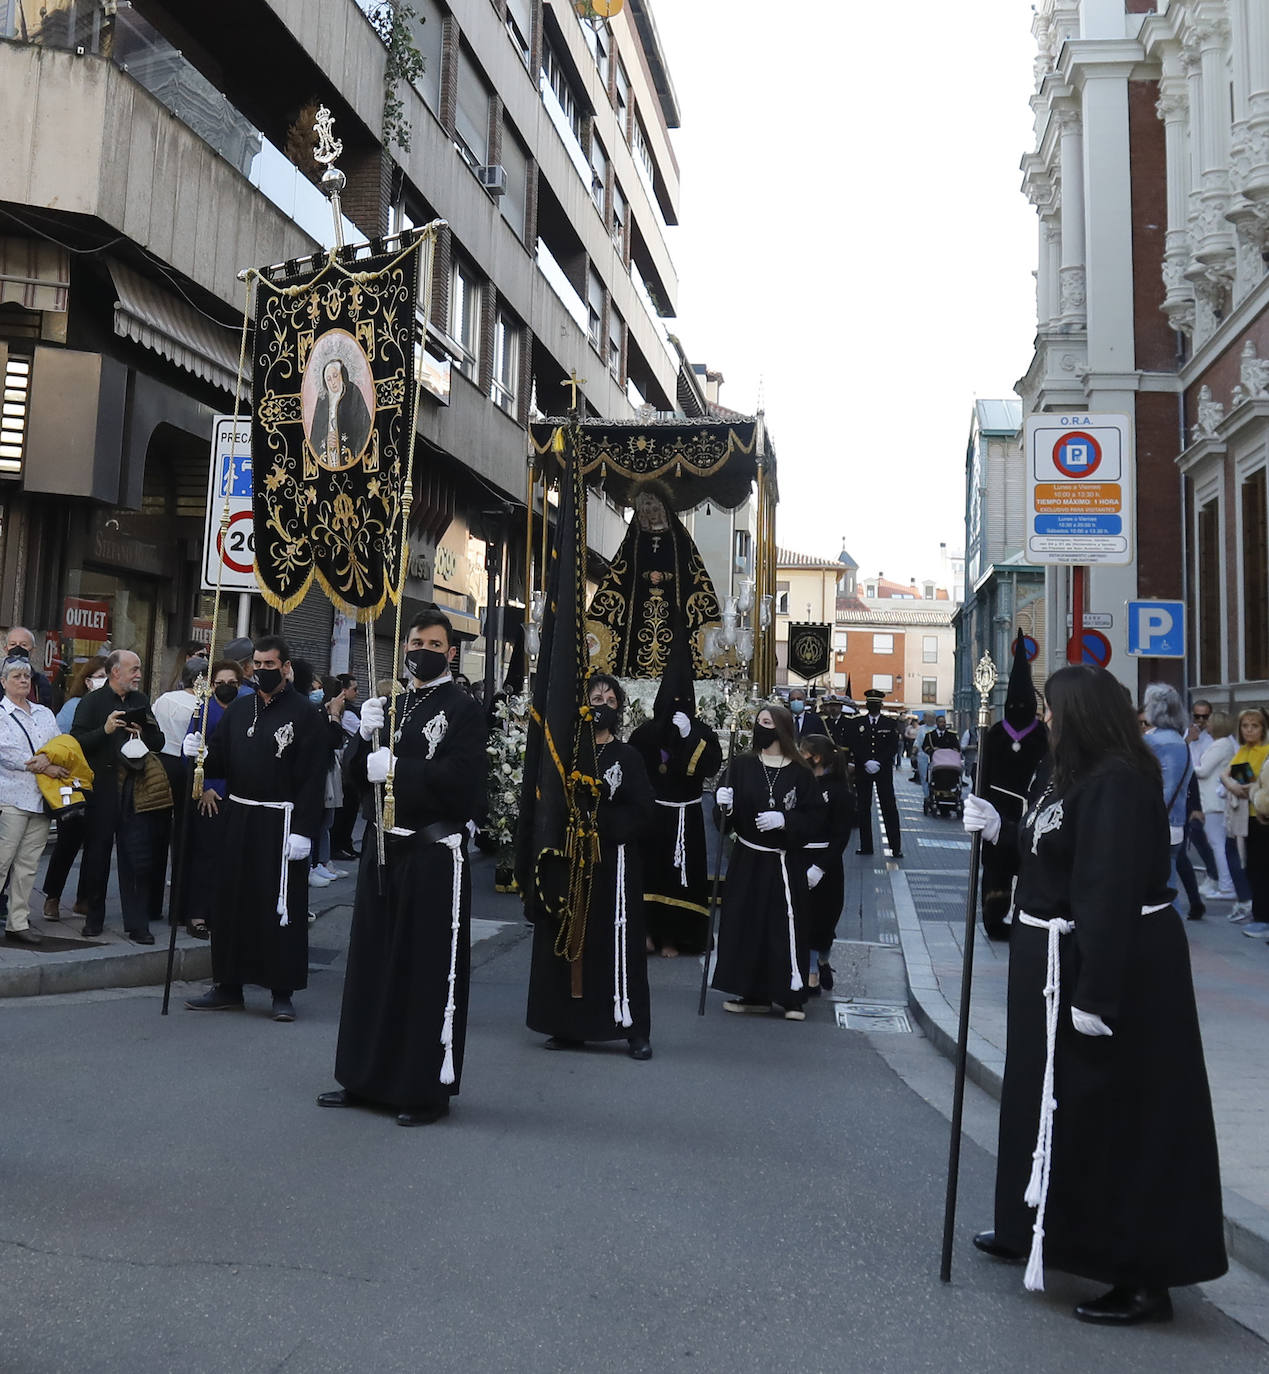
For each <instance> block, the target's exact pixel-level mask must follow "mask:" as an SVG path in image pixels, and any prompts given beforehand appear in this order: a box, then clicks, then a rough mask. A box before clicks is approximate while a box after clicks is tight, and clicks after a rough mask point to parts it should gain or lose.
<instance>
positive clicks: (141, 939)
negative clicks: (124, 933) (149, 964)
mask: <svg viewBox="0 0 1269 1374" xmlns="http://www.w3.org/2000/svg"><path fill="white" fill-rule="evenodd" d="M128 939H129V940H131V941H132V943H133V944H134V945H152V944H153V943H154V936H153V935H151V934H150V932H149V931H148V930H130V931H129V932H128Z"/></svg>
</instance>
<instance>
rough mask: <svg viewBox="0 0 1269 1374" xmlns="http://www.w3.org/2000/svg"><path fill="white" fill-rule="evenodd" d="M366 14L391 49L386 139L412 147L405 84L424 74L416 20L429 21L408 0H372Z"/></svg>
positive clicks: (404, 147) (385, 87)
mask: <svg viewBox="0 0 1269 1374" xmlns="http://www.w3.org/2000/svg"><path fill="white" fill-rule="evenodd" d="M365 9H366V16H367V18H368V19H369V20H370V22H371V23H372V24H373V25H374V27H375V31H376V32H377V33H378V35H379V37H380V38H382V39H383V42H384V45H385V46H386V47H387V49H388V62H387V66H386V67H385V68H384V71H383V141H384V143H385V145H386V144H388V143H390V142H391V143H395V144H396V145H397V147H398V148H400V149H401V151H402V152H403V153H408V152H409V151H410V121H409V120H408V119H407V118H406V117H405V100H404V99H403V97H402V95H401V88H402V86H403V85H404V86H409V85H412V84H413V83H414V82H415V81H417V80H418V79H419V77H420V76H421V75H422V74H423V54H422V53H421V52H420V51H419V50H418V48H417V47H416V46H415V43H414V28H413V23H414V21H415V20H417V21H418V22H419V23H420V24H422V23H424V22H425V21H424V20H423V19H421V18H419V15H418V12H417V11H416V10H415V9H414V7H413V6H412V5H410V4H407V3H404V0H372V3H370V4H368V5H366V7H365Z"/></svg>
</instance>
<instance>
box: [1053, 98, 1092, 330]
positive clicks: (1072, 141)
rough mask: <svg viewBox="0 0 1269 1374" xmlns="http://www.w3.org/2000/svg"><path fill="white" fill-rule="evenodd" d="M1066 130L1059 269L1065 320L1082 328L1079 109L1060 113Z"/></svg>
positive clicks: (1081, 137) (1081, 135)
mask: <svg viewBox="0 0 1269 1374" xmlns="http://www.w3.org/2000/svg"><path fill="white" fill-rule="evenodd" d="M1056 113H1057V118H1058V123H1059V125H1060V126H1061V130H1062V143H1061V159H1062V260H1061V267H1060V268H1059V270H1058V282H1059V292H1060V300H1059V305H1058V313H1059V315H1060V317H1061V320H1062V323H1063V324H1066V325H1071V326H1074V327H1075V328H1079V329H1082V328H1083V327H1084V323H1085V319H1086V295H1085V284H1084V131H1083V123H1082V121H1081V119H1080V112H1079V109H1078V108H1075V107H1071V106H1065V107H1063V108H1061V109H1059V110H1058V111H1057V112H1056Z"/></svg>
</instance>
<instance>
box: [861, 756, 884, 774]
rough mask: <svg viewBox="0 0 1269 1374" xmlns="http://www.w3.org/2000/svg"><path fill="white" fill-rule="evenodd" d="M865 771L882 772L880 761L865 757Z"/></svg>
mask: <svg viewBox="0 0 1269 1374" xmlns="http://www.w3.org/2000/svg"><path fill="white" fill-rule="evenodd" d="M864 772H865V773H880V772H881V764H880V763H878V761H877V760H876V759H865V760H864Z"/></svg>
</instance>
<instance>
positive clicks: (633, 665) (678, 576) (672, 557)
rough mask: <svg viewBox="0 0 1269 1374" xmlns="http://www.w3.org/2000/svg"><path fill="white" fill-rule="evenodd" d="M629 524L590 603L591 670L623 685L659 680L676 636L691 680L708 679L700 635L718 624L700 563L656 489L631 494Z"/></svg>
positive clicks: (663, 493) (655, 485)
mask: <svg viewBox="0 0 1269 1374" xmlns="http://www.w3.org/2000/svg"><path fill="white" fill-rule="evenodd" d="M633 505H634V519H633V520H632V521H631V522H630V528H629V529H628V530H627V531H626V536H625V538H624V539H623V540H622V541H621V547H620V548H619V549H618V550H617V556H616V557H615V558H614V559H613V561H612V564H611V566H610V568H609V571H608V574H607V576H605V578H604V580H603V581H602V582H601V583H600V584H599V589H598V591H596V593H595V595H594V597H593V598H592V599H591V603H590V607H589V609H588V610H587V613H586V617H587V619H586V628H587V631H588V633H589V636H590V642H591V666H592V668H594V669H595V670H596V671H597V672H604V673H612V674H613V675H614V676H616V677H625V678H660V677H661V676H662V675H663V674H664V672H665V670H666V668H667V666H668V665H669V662H670V648H671V646H672V645H673V643H674V638H675V636H676V635H686V637H687V641H688V646H689V647H690V649H691V652H692V669H693V676H694V677H696V678H698V679H699V678H709V677H713V675H714V673H713V670H712V669H711V667H710V666H709V664H708V662H707V661H706V658H705V652H704V637H705V631H706V629H707V628H709V627H710V626H711V625H717V624H718V623H719V620H720V611H719V605H718V597H717V596H716V595H715V592H714V584H713V582H712V580H711V579H710V575H709V573H708V572H707V571H706V569H705V563H704V561H703V560H702V558H701V555H700V551H699V550H698V549H697V547H696V545H695V543H694V542H693V540H692V536H691V535H690V534H688V532H687V530H686V529H685V528H684V525H683V522H682V521H681V520H680V519H679V518H678V516H677V515H676V514H675V513H674V507H673V505H672V503H671V501H670V495H669V492H668V491H667V489H666V488H665V487H664V486H663V485H662V484H661V483H660V482H657V481H648V482H644V483H641V484H640V486H639V488H638V490H637V491H636V492H635V495H634V500H633Z"/></svg>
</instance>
